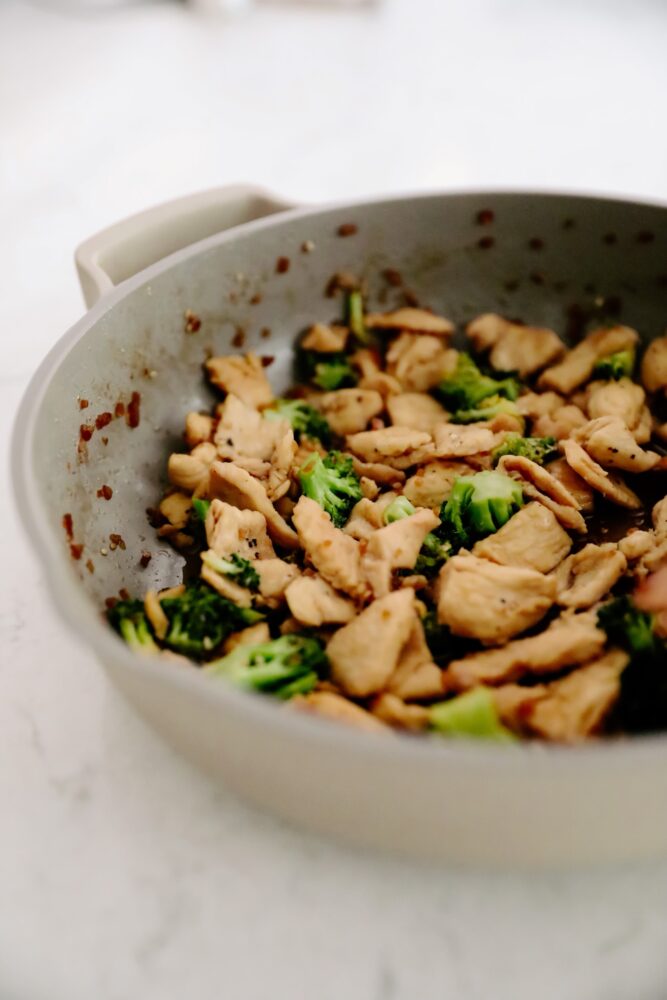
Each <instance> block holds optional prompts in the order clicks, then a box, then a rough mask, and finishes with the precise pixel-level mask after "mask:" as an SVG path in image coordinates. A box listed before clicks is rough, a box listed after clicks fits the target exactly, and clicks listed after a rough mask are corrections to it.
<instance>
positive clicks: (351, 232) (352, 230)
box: [336, 222, 359, 237]
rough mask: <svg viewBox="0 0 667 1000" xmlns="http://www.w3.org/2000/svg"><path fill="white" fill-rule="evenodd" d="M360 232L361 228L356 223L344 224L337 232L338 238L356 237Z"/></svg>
mask: <svg viewBox="0 0 667 1000" xmlns="http://www.w3.org/2000/svg"><path fill="white" fill-rule="evenodd" d="M358 232H359V226H357V225H356V223H354V222H344V223H343V224H342V226H339V227H338V229H337V230H336V233H337V234H338V236H343V237H345V236H356V235H357V233H358Z"/></svg>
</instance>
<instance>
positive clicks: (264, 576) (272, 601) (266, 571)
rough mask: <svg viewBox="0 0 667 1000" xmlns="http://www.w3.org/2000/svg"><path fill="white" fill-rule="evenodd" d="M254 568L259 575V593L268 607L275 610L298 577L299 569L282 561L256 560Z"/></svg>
mask: <svg viewBox="0 0 667 1000" xmlns="http://www.w3.org/2000/svg"><path fill="white" fill-rule="evenodd" d="M254 568H255V569H256V570H257V573H258V575H259V593H260V597H261V598H262V601H263V602H264V603H265V604H268V605H269V607H272V608H277V607H278V605H280V604H281V603H282V601H283V600H284V598H285V594H286V593H287V588H288V587H289V585H290V584H291V583H292V581H293V580H296V579H297V577H298V576H299V567H298V566H294V565H293V564H292V563H288V562H285V560H284V559H258V560H257V562H256V563H254Z"/></svg>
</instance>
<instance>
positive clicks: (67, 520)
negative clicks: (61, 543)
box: [63, 514, 74, 542]
mask: <svg viewBox="0 0 667 1000" xmlns="http://www.w3.org/2000/svg"><path fill="white" fill-rule="evenodd" d="M63 528H64V529H65V534H66V535H67V541H68V542H71V541H72V539H73V538H74V522H73V520H72V515H71V514H63Z"/></svg>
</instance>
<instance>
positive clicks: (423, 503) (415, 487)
mask: <svg viewBox="0 0 667 1000" xmlns="http://www.w3.org/2000/svg"><path fill="white" fill-rule="evenodd" d="M473 471H474V470H473V469H471V468H470V466H469V465H468V464H467V463H466V462H447V461H437V462H428V463H427V464H426V465H422V466H421V467H420V468H419V469H417V471H416V472H415V474H414V476H410V478H409V479H408V481H407V482H406V484H405V486H404V488H403V493H404V495H405V496H406V497H407V498H408V500H409V501H410V503H412V504H414V506H415V507H440V506H441V505H442V504H443V503H444V502H445V500H449V495H450V493H451V492H452V487H453V485H454V480H455V479H458V478H459V477H460V476H469V475H470V474H471V473H472V472H473Z"/></svg>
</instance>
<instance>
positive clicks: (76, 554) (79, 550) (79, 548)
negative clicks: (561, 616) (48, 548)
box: [69, 542, 83, 559]
mask: <svg viewBox="0 0 667 1000" xmlns="http://www.w3.org/2000/svg"><path fill="white" fill-rule="evenodd" d="M69 554H70V555H71V557H72V559H80V558H81V556H82V555H83V545H80V544H79V543H78V542H72V543H71V544H70V547H69Z"/></svg>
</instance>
